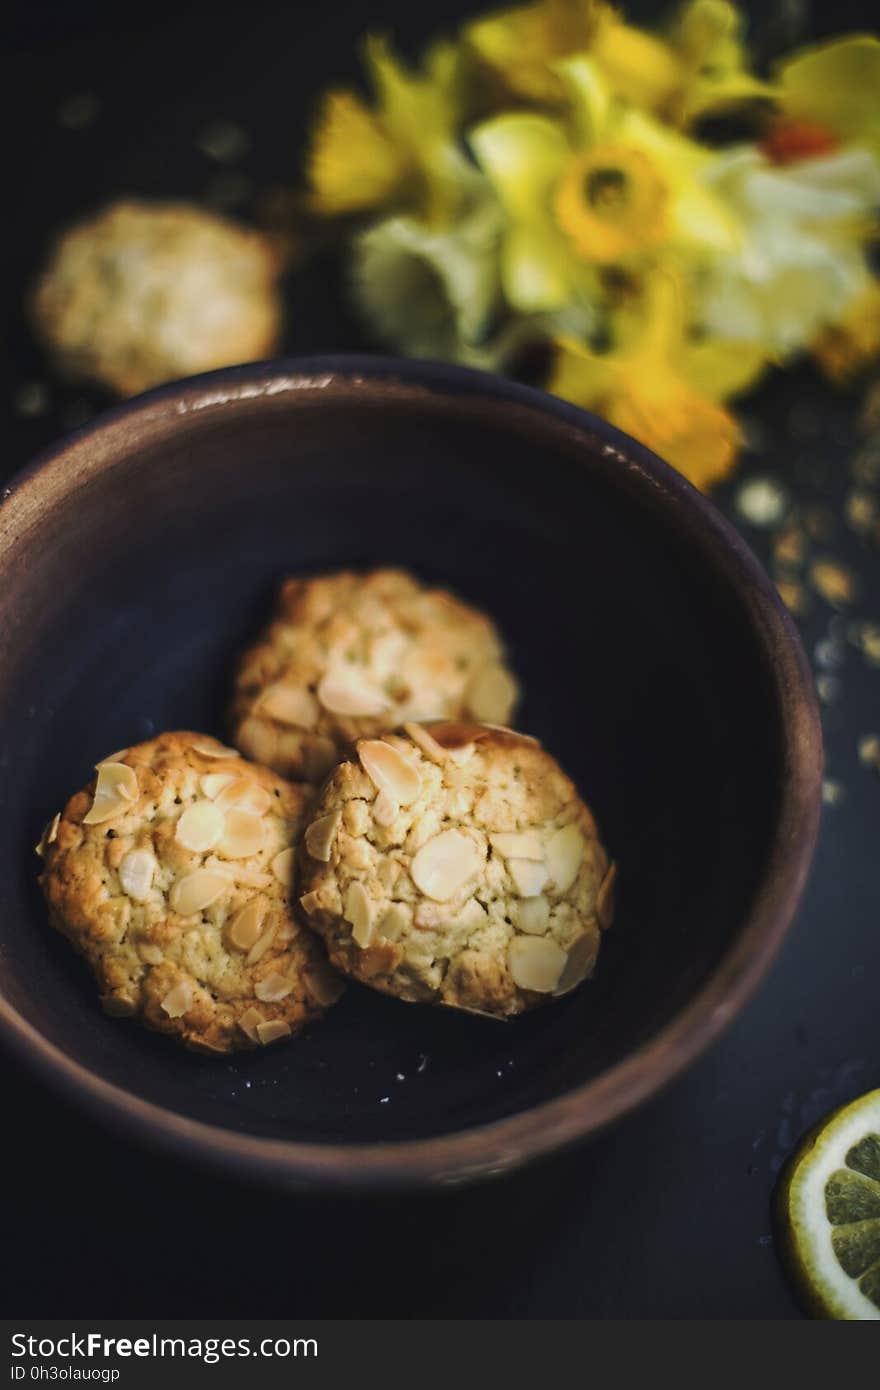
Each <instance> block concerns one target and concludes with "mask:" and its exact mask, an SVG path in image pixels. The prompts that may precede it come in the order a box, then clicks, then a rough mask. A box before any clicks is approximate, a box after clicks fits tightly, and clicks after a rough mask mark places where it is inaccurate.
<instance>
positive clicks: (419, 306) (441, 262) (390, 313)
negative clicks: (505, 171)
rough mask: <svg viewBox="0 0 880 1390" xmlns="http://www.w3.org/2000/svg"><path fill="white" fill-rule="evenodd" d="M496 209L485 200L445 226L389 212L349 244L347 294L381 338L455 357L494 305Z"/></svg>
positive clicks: (423, 353) (488, 319) (480, 334)
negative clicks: (350, 289) (351, 285)
mask: <svg viewBox="0 0 880 1390" xmlns="http://www.w3.org/2000/svg"><path fill="white" fill-rule="evenodd" d="M501 217H502V215H501V211H500V209H499V208H498V207H497V205H496V204H495V203H494V201H492V200H487V201H486V203H485V204H484V205H483V206H482V207H479V208H478V209H476V210H475V211H473V212H472V213H471V214H470V216H469V217H468V218H466V219H464V220H462V221H460V222H459V223H457V224H456V225H455V227H454V228H453V229H449V230H443V231H435V230H433V229H432V228H431V227H430V226H427V225H426V224H424V223H422V222H419V221H417V220H416V219H415V218H410V217H394V218H389V219H388V220H386V221H384V222H379V223H377V224H376V226H374V227H371V228H370V229H369V231H367V232H364V233H363V234H362V235H361V236H360V237H359V238H358V239H357V241H356V243H355V292H356V295H357V298H358V300H359V302H360V304H361V305H362V307H363V308H364V310H365V312H366V313H367V315H368V317H369V318H370V319H371V320H372V322H373V323H374V324H375V325H376V326H377V327H378V329H379V331H380V332H381V334H382V336H383V337H385V338H388V339H390V340H391V341H392V342H393V343H394V344H395V345H396V346H397V347H399V348H402V349H403V350H404V351H405V352H408V353H411V354H412V355H413V356H416V357H442V358H450V357H457V358H460V357H462V356H463V354H464V350H465V346H466V345H468V344H477V343H480V342H481V341H482V339H483V338H484V337H485V335H486V333H487V331H488V328H489V327H490V326H491V323H492V320H493V318H494V317H495V316H496V314H497V311H498V304H499V300H500V285H499V277H498V247H499V241H500V230H501V226H500V224H501Z"/></svg>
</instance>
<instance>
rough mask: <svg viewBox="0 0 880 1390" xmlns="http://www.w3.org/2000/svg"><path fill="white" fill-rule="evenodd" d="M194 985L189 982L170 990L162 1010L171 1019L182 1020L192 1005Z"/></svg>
mask: <svg viewBox="0 0 880 1390" xmlns="http://www.w3.org/2000/svg"><path fill="white" fill-rule="evenodd" d="M192 996H193V991H192V985H191V984H190V983H189V982H188V981H187V980H181V982H180V984H177V985H174V986H173V988H171V989H169V991H168V993H167V994H166V995H165V998H164V999H163V1000H162V1008H163V1009H164V1010H165V1012H166V1014H167V1015H168V1017H169V1018H180V1017H181V1016H182V1015H183V1014H185V1013H186V1011H187V1009H189V1008H190V1007H191V1005H192Z"/></svg>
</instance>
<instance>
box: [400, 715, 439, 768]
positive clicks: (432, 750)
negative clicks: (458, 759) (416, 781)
mask: <svg viewBox="0 0 880 1390" xmlns="http://www.w3.org/2000/svg"><path fill="white" fill-rule="evenodd" d="M403 727H404V729H405V730H406V732H407V734H408V735H409V737H410V738H411V739H412V741H413V743H414V744H415V745H416V747H417V748H420V749H421V751H422V752H423V753H424V755H425V757H426V758H428V759H429V761H430V762H432V763H436V764H437V766H438V767H442V766H443V764H444V763H445V761H446V753H445V752H444V750H443V749H442V748H441V747H440V744H439V743H438V742H437V740H436V739H435V738H433V737H432V735H431V734H430V733H429V732H428V730H427V729H426V728H425V726H424V724H412V723H408V724H404V726H403Z"/></svg>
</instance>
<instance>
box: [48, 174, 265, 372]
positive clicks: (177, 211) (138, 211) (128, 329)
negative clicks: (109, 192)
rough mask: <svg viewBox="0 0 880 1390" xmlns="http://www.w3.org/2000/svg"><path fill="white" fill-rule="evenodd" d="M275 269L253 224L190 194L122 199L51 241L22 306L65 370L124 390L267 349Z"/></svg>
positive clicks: (255, 356)
mask: <svg viewBox="0 0 880 1390" xmlns="http://www.w3.org/2000/svg"><path fill="white" fill-rule="evenodd" d="M282 268H283V266H282V259H281V257H280V255H279V253H278V249H277V247H276V246H275V245H274V243H273V242H272V241H271V240H270V239H269V238H268V237H266V236H264V235H263V234H262V233H260V232H256V231H253V230H249V229H248V228H245V227H241V226H239V225H237V224H236V223H235V222H231V221H229V220H228V219H227V218H225V217H219V216H217V214H215V213H212V212H208V211H207V210H206V209H204V208H198V207H195V206H193V205H192V204H189V203H149V202H141V201H137V200H129V199H124V200H122V201H119V202H116V203H112V204H111V205H110V206H109V207H107V208H104V209H103V210H102V211H101V212H99V213H98V214H97V215H96V216H94V217H92V218H89V219H88V220H86V221H84V222H80V223H78V224H77V225H76V226H74V227H71V228H69V229H68V230H67V231H66V232H64V234H63V235H62V236H61V237H60V238H59V239H58V241H57V243H56V245H55V247H54V249H53V252H52V255H51V257H50V259H49V262H48V264H47V265H46V267H45V269H44V270H43V273H42V275H41V276H40V279H39V281H38V282H37V284H36V286H35V287H34V290H33V292H32V294H31V298H30V313H31V318H32V320H33V323H34V327H35V329H36V331H37V333H38V335H39V337H40V338H41V339H42V341H43V343H44V345H45V346H46V348H47V349H48V351H49V352H50V353H51V355H52V357H53V358H54V360H55V363H56V365H57V366H58V367H59V368H60V370H61V371H62V372H63V373H64V374H65V375H66V376H69V377H71V378H73V379H75V380H86V381H98V382H100V383H101V384H102V385H104V386H107V387H109V388H110V389H111V390H112V391H116V392H117V393H118V394H119V395H123V396H130V395H134V394H135V393H136V392H138V391H145V390H146V389H147V388H148V387H150V386H155V385H157V384H158V383H159V382H162V381H171V380H173V379H175V378H177V377H182V376H192V375H193V374H194V373H195V372H204V371H209V370H211V368H214V367H224V366H227V365H230V364H232V363H236V362H253V361H255V360H257V359H258V358H261V357H270V356H271V355H272V353H273V352H274V350H275V349H276V347H277V345H278V341H279V336H280V331H281V298H280V294H279V292H278V280H279V277H280V275H281V271H282Z"/></svg>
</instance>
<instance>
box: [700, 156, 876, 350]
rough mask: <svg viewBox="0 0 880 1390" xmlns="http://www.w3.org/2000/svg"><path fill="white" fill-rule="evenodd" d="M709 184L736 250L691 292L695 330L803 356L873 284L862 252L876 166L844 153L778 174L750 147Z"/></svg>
mask: <svg viewBox="0 0 880 1390" xmlns="http://www.w3.org/2000/svg"><path fill="white" fill-rule="evenodd" d="M706 180H707V183H708V184H709V185H710V186H711V187H712V188H713V189H715V191H716V192H717V194H718V196H719V197H721V198H723V199H724V201H725V203H726V205H727V206H728V207H729V208H730V209H731V210H732V212H733V213H734V215H735V216H736V218H737V222H738V225H739V228H740V231H741V243H740V245H739V247H738V248H737V249H736V250H735V251H732V252H730V253H729V254H727V255H724V256H718V257H717V258H715V259H714V260H713V261H712V263H711V264H708V265H706V266H705V267H704V268H703V271H702V273H701V274H700V276H699V278H698V280H696V281H695V284H694V291H693V294H694V314H695V317H696V319H697V320H698V322H699V323H700V324H701V326H702V328H703V329H704V330H705V331H706V332H707V333H708V334H710V335H711V336H718V337H723V338H727V339H730V340H736V341H739V342H743V343H749V344H752V345H755V346H759V345H762V346H763V347H764V348H765V349H766V351H768V352H772V353H774V354H775V355H777V356H778V357H783V356H786V355H789V354H791V353H794V352H797V351H800V350H801V349H803V348H806V347H808V346H809V345H810V343H811V342H812V341H813V340H814V339H815V337H816V335H817V333H818V332H819V331H820V330H821V329H822V328H823V327H824V326H826V325H828V324H833V323H836V322H837V320H838V318H839V317H840V313H841V310H842V309H844V308H845V307H846V306H848V305H850V304H852V303H854V302H855V300H856V299H857V297H858V296H859V295H861V294H862V293H863V292H864V291H865V290H866V289H867V287H868V285H869V284H870V283H871V270H870V265H869V262H868V258H867V256H866V253H865V245H864V243H865V241H866V239H867V238H868V236H869V235H870V231H871V225H872V223H871V219H872V215H873V212H874V209H875V208H876V207H877V206H878V205H880V161H878V160H877V159H876V158H875V157H874V155H873V154H871V152H870V151H869V150H865V149H858V148H852V147H850V148H844V149H841V150H839V151H838V152H837V153H835V154H831V155H827V156H825V157H823V158H819V159H800V160H798V161H796V162H793V163H790V164H786V165H784V166H780V165H778V164H773V163H771V162H770V161H769V160H768V159H767V157H766V155H765V154H764V153H763V152H762V151H761V150H759V149H757V148H756V147H755V146H752V145H740V146H732V147H730V148H729V149H727V150H725V151H723V152H720V153H719V154H718V155H717V156H716V157H715V159H714V160H713V163H712V165H711V166H710V168H709V169H708V171H707V173H706Z"/></svg>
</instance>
